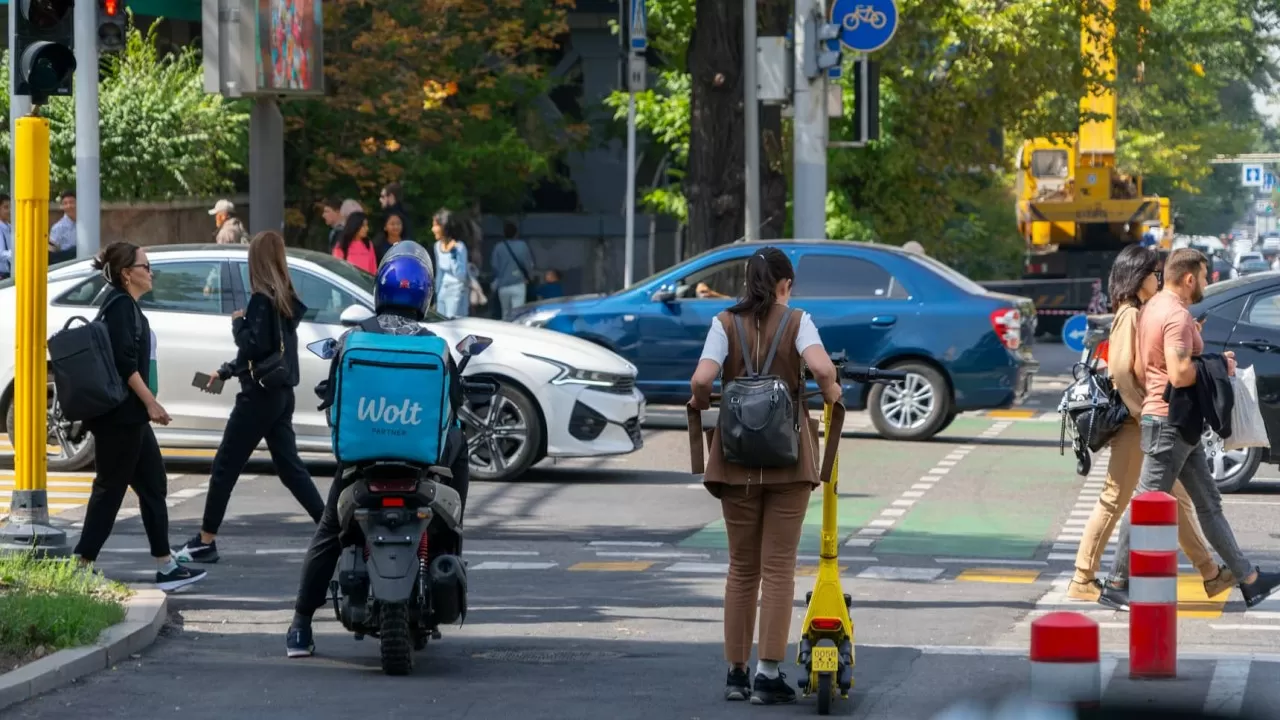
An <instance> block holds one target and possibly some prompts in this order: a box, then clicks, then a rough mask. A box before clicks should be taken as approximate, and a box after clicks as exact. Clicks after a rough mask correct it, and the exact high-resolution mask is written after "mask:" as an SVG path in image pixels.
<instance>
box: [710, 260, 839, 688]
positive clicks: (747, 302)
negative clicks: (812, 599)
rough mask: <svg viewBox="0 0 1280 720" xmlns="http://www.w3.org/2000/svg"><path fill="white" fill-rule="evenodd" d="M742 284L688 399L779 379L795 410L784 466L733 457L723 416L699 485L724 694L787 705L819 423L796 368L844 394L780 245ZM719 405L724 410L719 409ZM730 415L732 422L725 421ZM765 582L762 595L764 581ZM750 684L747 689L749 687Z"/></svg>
mask: <svg viewBox="0 0 1280 720" xmlns="http://www.w3.org/2000/svg"><path fill="white" fill-rule="evenodd" d="M746 276H747V282H746V286H745V288H744V290H743V295H742V297H741V298H740V299H739V300H738V302H737V304H735V305H734V306H733V307H731V308H729V309H728V310H726V311H724V312H722V313H720V314H719V315H717V316H716V317H715V318H714V319H713V320H712V321H711V329H710V331H709V332H708V333H707V340H706V344H705V346H704V347H703V350H702V358H701V359H700V360H699V361H698V367H697V369H696V370H694V373H693V379H692V381H691V383H690V384H691V385H692V387H693V398H692V399H691V400H690V401H689V402H690V405H692V406H693V407H695V408H697V409H699V410H705V409H707V408H708V407H709V406H710V403H711V390H712V385H713V383H714V382H715V380H716V377H717V376H719V377H720V378H721V380H722V383H723V385H724V388H725V392H726V393H731V392H734V389H733V386H734V385H735V383H738V382H740V381H745V380H747V379H748V378H752V377H758V379H757V380H753V382H757V383H758V382H760V381H765V382H775V383H781V384H782V385H785V388H786V391H787V393H788V395H790V396H791V398H792V402H793V403H794V411H793V414H792V415H791V416H790V417H788V418H781V423H782V424H785V425H786V427H781V425H780V426H779V428H778V431H779V432H782V433H785V432H794V433H797V434H798V436H799V437H798V443H797V452H796V456H795V458H794V459H793V460H791V461H790V463H789V464H782V463H780V462H772V463H770V465H771V466H769V467H758V466H756V467H753V466H749V465H744V464H739V463H736V462H733V461H732V459H731V458H730V457H726V456H727V455H734V452H733V451H734V449H735V448H733V447H732V444H730V445H729V446H728V450H726V447H727V446H726V444H725V443H724V439H723V438H722V437H721V431H722V430H723V429H726V427H727V423H726V419H725V418H723V417H722V418H721V422H720V426H719V427H717V428H716V430H715V432H714V434H713V435H712V438H711V450H710V453H709V457H708V461H707V468H706V474H705V475H704V476H703V483H704V484H705V485H706V487H707V489H708V490H709V491H710V492H711V494H712V495H713V496H715V497H716V498H719V500H720V507H721V510H722V511H723V513H724V521H725V533H726V534H727V535H728V540H729V577H728V579H727V580H726V582H725V594H724V652H725V659H726V660H727V661H728V663H729V673H728V679H727V681H726V687H725V699H726V700H746V699H747V698H748V697H750V699H751V702H752V703H753V704H756V705H772V704H774V703H789V702H794V701H795V699H796V693H795V690H793V689H792V688H791V687H790V686H789V685H787V682H786V676H785V675H784V674H783V673H782V672H781V671H780V670H779V669H778V664H779V663H780V662H781V661H782V660H783V658H784V657H785V656H786V654H787V639H788V637H789V636H790V634H791V615H792V612H793V607H794V595H795V567H796V552H797V549H798V547H799V545H800V531H801V528H802V526H803V524H804V516H805V512H806V511H807V510H808V508H809V495H810V493H811V492H812V491H813V489H814V488H815V487H817V486H818V482H819V478H818V440H817V437H818V430H817V424H816V423H815V422H814V421H812V420H810V418H809V413H808V410H807V409H806V408H805V406H804V402H803V401H802V399H801V398H800V393H801V392H803V390H804V374H803V369H804V367H805V366H806V365H807V366H808V367H809V369H810V371H811V372H812V373H813V377H814V379H815V380H816V381H817V383H818V387H819V388H821V389H822V397H823V399H824V400H825V401H826V402H828V403H836V402H840V401H841V397H842V391H841V388H840V381H839V377H838V375H837V374H836V369H835V366H834V365H832V363H831V358H830V356H829V355H828V354H827V351H826V349H825V348H824V347H823V346H822V339H821V338H820V337H818V330H817V328H816V327H814V325H813V319H812V318H810V317H809V314H808V313H805V312H802V311H799V310H791V309H790V308H788V307H787V302H788V301H789V300H790V299H791V288H792V285H794V283H795V277H796V275H795V270H794V269H793V268H792V267H791V261H790V260H788V259H787V256H786V254H785V253H783V252H782V251H781V250H779V249H777V248H773V247H766V248H763V249H761V250H759V251H758V252H756V253H755V254H754V255H752V256H751V258H750V259H748V260H747V267H746ZM721 412H722V413H724V412H726V411H725V410H723V409H722V411H721ZM728 423H730V424H731V423H732V420H731V419H730V420H729V421H728ZM762 586H763V598H762V597H761V595H762V593H761V588H762ZM757 605H759V606H760V641H759V646H758V651H757V662H756V673H755V680H754V683H753V682H752V681H751V679H750V677H749V676H748V674H747V662H748V660H749V659H750V657H751V645H752V642H751V640H752V635H753V634H754V631H755V625H756V607H757ZM753 686H754V689H753Z"/></svg>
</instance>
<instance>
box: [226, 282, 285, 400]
mask: <svg viewBox="0 0 1280 720" xmlns="http://www.w3.org/2000/svg"><path fill="white" fill-rule="evenodd" d="M306 312H307V306H306V305H303V304H302V301H301V300H299V299H298V298H297V297H294V299H293V317H292V318H288V319H285V318H284V317H283V316H281V315H280V313H278V312H276V306H275V303H273V302H272V301H271V298H269V297H267V296H266V295H264V294H262V293H254V294H253V295H251V296H249V306H248V307H247V308H245V311H244V315H243V316H242V317H238V318H236V319H235V320H232V321H231V333H232V335H233V336H234V337H235V341H236V359H235V360H233V361H231V362H229V363H225V364H223V366H222V367H221V368H219V369H218V376H219V377H221V378H222V379H223V380H226V379H227V378H230V377H238V378H240V384H241V385H242V386H245V387H248V386H253V387H258V385H257V383H255V382H253V379H252V378H250V377H249V363H250V361H260V360H265V359H267V358H268V357H270V356H271V354H272V353H275V352H281V345H282V344H283V346H284V349H283V354H284V363H285V367H287V368H288V369H289V381H288V383H286V386H287V387H291V388H293V387H297V386H298V380H299V372H298V323H300V322H302V317H303V315H304V314H305V313H306Z"/></svg>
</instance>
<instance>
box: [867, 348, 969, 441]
mask: <svg viewBox="0 0 1280 720" xmlns="http://www.w3.org/2000/svg"><path fill="white" fill-rule="evenodd" d="M887 369H889V370H894V371H897V372H905V373H907V379H906V380H904V381H902V382H895V383H892V384H890V385H879V384H877V385H875V386H873V387H872V388H871V395H870V396H869V397H868V398H867V401H868V402H867V404H868V405H869V406H870V409H871V423H872V424H873V425H875V427H876V431H877V432H879V433H880V435H882V436H883V437H886V438H889V439H890V440H928V439H929V438H931V437H933V436H934V435H937V434H938V433H939V432H940V431H941V430H942V428H943V426H944V424H945V423H946V422H947V416H948V415H950V414H951V392H950V389H949V388H948V387H947V381H946V379H945V378H943V377H942V373H939V372H938V371H937V370H935V369H933V368H932V367H930V366H928V365H925V364H924V363H921V362H905V363H899V364H897V365H893V366H891V367H889V368H887Z"/></svg>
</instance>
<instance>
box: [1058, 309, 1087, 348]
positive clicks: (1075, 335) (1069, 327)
mask: <svg viewBox="0 0 1280 720" xmlns="http://www.w3.org/2000/svg"><path fill="white" fill-rule="evenodd" d="M1088 331H1089V317H1088V316H1087V315H1085V314H1083V313H1081V314H1079V315H1072V316H1071V317H1069V318H1067V321H1066V322H1065V323H1063V324H1062V344H1063V345H1066V346H1067V349H1068V350H1070V351H1072V352H1082V351H1083V350H1084V336H1085V334H1086V333H1087V332H1088Z"/></svg>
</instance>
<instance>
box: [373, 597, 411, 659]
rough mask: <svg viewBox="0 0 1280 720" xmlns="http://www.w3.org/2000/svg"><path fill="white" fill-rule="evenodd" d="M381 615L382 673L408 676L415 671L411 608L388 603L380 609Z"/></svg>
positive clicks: (401, 604)
mask: <svg viewBox="0 0 1280 720" xmlns="http://www.w3.org/2000/svg"><path fill="white" fill-rule="evenodd" d="M379 615H380V618H379V619H380V620H381V622H380V623H379V630H378V646H379V650H380V651H381V654H382V672H384V673H386V674H388V675H408V674H409V671H410V670H413V640H412V638H411V637H410V631H409V608H408V606H407V605H405V604H403V603H394V604H391V603H388V604H385V605H383V606H382V607H381V608H380V609H379Z"/></svg>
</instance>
